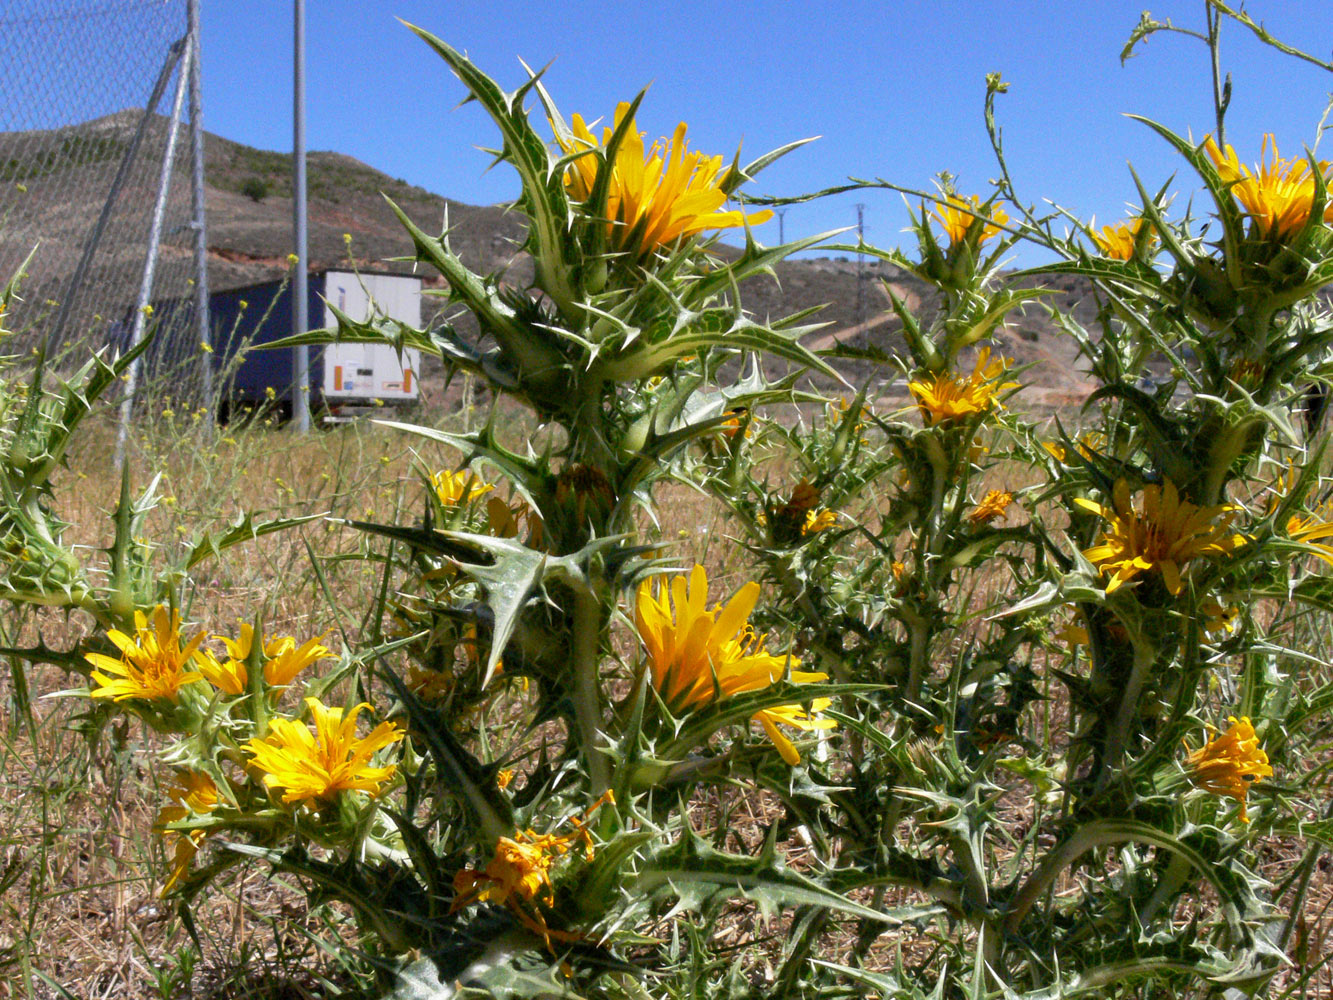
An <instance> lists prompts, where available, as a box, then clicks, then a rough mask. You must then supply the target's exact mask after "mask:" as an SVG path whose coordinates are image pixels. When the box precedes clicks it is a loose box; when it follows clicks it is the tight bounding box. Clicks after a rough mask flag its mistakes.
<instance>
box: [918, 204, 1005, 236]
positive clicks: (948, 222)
mask: <svg viewBox="0 0 1333 1000" xmlns="http://www.w3.org/2000/svg"><path fill="white" fill-rule="evenodd" d="M935 218H936V219H938V220H939V223H940V225H941V226H943V227H944V231H945V233H947V234H948V236H949V246H951V247H952V246H957V245H958V244H959V243H962V242H963V241H964V240H966V239H967V233H968V230H970V229H971V228H972V224H973V222H975V221H976V220H977V219H978V218H981V219H983V220H984V224H983V225H982V228H981V236H980V238H979V239H978V240H977V244H978V246H979V245H981V244H982V243H985V242H986V241H987V240H988V239H990V238H991V237H992V236H994V235H995V234H996V233H998V232H999V231H1000V228H1001V227H1002V226H1004V225H1006V224H1007V223H1008V222H1009V214H1008V213H1007V212H1005V210H1004V209H1003V208H1001V207H1000V206H999V205H992V206H991V208H990V216H989V218H988V217H987V216H986V215H985V211H984V210H983V209H982V207H981V199H980V198H979V197H977V196H976V195H972V196H971V197H970V198H960V197H959V196H958V195H956V194H950V195H946V196H945V200H944V201H942V202H939V203H937V204H936V206H935Z"/></svg>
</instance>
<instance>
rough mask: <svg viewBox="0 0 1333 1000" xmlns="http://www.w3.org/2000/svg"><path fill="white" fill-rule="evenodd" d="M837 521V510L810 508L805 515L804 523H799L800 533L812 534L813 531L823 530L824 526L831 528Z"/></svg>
mask: <svg viewBox="0 0 1333 1000" xmlns="http://www.w3.org/2000/svg"><path fill="white" fill-rule="evenodd" d="M837 523H838V514H837V511H832V510H820V511H814V510H812V511H810V512H809V513H808V514H806V515H805V523H804V524H803V525H801V534H802V535H813V534H814V533H815V532H817V531H823V530H824V529H825V528H831V527H833V526H834V525H835V524H837Z"/></svg>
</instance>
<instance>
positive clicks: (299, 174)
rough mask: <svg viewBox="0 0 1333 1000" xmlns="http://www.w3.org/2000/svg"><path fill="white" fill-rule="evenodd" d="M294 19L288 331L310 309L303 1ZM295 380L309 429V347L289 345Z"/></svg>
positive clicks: (295, 401) (298, 406) (302, 322)
mask: <svg viewBox="0 0 1333 1000" xmlns="http://www.w3.org/2000/svg"><path fill="white" fill-rule="evenodd" d="M293 3H294V10H293V13H294V15H295V21H296V53H295V63H296V68H295V73H294V76H293V80H292V94H293V107H292V121H293V125H292V133H293V135H292V237H293V240H294V242H295V243H296V277H295V279H294V280H293V281H292V332H294V333H305V331H306V330H308V329H310V309H309V303H308V302H307V301H306V297H307V295H308V294H309V291H308V288H307V283H306V215H305V0H293ZM292 350H293V358H292V360H293V362H294V364H293V367H294V368H295V369H296V379H295V382H294V384H293V385H292V419H293V420H295V421H296V430H297V431H298V432H299V433H301V434H305V433H307V432H308V431H309V430H310V354H309V348H306V347H296V348H293V349H292Z"/></svg>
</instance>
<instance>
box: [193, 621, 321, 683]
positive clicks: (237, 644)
mask: <svg viewBox="0 0 1333 1000" xmlns="http://www.w3.org/2000/svg"><path fill="white" fill-rule="evenodd" d="M214 638H215V639H221V640H222V644H223V646H225V647H226V648H227V660H226V662H219V661H218V660H217V659H216V658H215V657H214V656H213V654H212V653H209V652H207V651H205V652H204V653H203V654H202V656H201V658H200V663H199V671H200V672H201V673H202V674H203V675H204V676H205V677H207V678H208V679H209V681H211V682H212V683H213V685H214V686H215V687H217V688H218V689H219V690H220V691H222V692H224V693H225V694H230V695H239V694H244V693H245V689H246V686H247V684H248V683H249V680H250V674H249V670H248V669H247V667H246V662H247V661H248V660H249V659H250V651H251V648H252V647H253V646H254V641H255V630H254V626H252V625H247V624H245V623H244V622H242V623H241V634H240V636H239V637H238V638H236V639H231V638H229V637H227V636H225V635H219V636H214ZM322 638H324V637H323V636H316V637H315V638H314V639H308V640H306V641H305V642H304V643H302V644H301V645H300V646H297V645H296V640H295V639H294V638H292V637H291V636H289V635H280V636H275V637H274V638H272V639H269V640H268V641H267V642H265V643H264V680H265V681H267V682H268V684H269V686H270V687H285V686H286V685H288V684H290V683H291V682H292V681H293V680H294V679H295V678H296V675H297V674H299V673H300V672H301V671H302V670H304V669H305V668H306V667H308V666H310V665H311V664H312V663H316V662H318V661H319V660H322V659H325V658H326V657H329V656H332V655H333V654H332V653H330V652H329V650H328V649H327V648H325V647H324V646H323V645H321V644H320V640H321V639H322Z"/></svg>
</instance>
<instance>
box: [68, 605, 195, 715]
mask: <svg viewBox="0 0 1333 1000" xmlns="http://www.w3.org/2000/svg"><path fill="white" fill-rule="evenodd" d="M180 625H181V623H180V615H179V614H178V613H176V612H175V611H171V612H168V611H167V609H166V608H164V607H161V606H158V607H156V608H154V609H153V624H152V626H151V627H150V626H149V624H148V617H147V616H146V615H145V614H144V613H143V612H142V611H136V612H134V635H133V636H129V635H126V634H125V633H124V632H121V631H120V630H119V629H112V630H111V631H110V632H108V633H107V638H108V639H110V640H111V641H112V643H114V644H115V646H116V648H117V649H119V650H120V659H119V660H114V659H112V658H111V657H109V656H106V655H104V654H102V653H88V654H86V659H87V660H88V662H89V663H91V664H92V665H93V666H94V667H97V668H99V669H97V670H94V671H93V673H92V678H93V680H95V681H96V682H97V683H98V685H99V686H98V687H96V688H94V689H93V692H92V696H93V697H94V698H111V699H114V700H115V701H126V700H129V699H132V698H141V699H143V700H144V701H153V700H156V699H166V700H168V701H175V700H176V698H177V696H178V694H179V693H180V689H181V688H182V687H184V686H185V685H186V684H193V683H194V682H195V681H201V680H203V676H202V675H201V674H200V673H199V672H198V671H197V670H189V669H187V668H188V667H190V666H198V664H199V661H200V657H199V656H198V650H199V643H200V642H201V641H202V640H203V638H204V633H203V632H202V631H201V632H199V633H198V634H197V635H195V636H194V638H192V639H190V640H189V641H188V642H187V643H186V644H185V645H184V646H182V645H181V638H180Z"/></svg>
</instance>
